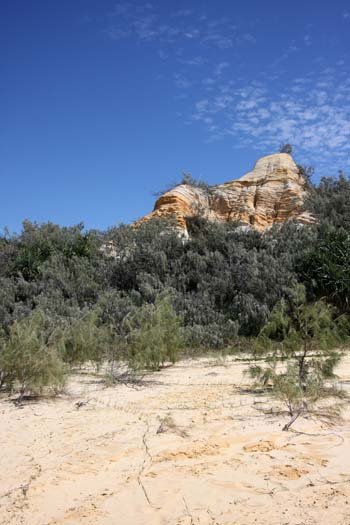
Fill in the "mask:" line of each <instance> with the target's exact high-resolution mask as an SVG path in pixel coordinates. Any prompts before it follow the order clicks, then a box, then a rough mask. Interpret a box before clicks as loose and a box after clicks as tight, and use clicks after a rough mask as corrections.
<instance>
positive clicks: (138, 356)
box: [125, 295, 183, 370]
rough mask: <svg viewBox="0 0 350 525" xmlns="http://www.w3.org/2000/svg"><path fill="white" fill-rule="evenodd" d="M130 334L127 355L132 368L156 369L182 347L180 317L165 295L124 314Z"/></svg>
mask: <svg viewBox="0 0 350 525" xmlns="http://www.w3.org/2000/svg"><path fill="white" fill-rule="evenodd" d="M125 322H126V323H127V324H128V326H129V330H130V336H129V344H128V353H127V359H128V362H129V365H130V366H131V368H132V369H134V370H142V369H145V368H146V369H147V368H148V369H151V370H159V369H160V368H161V366H164V364H165V362H166V361H170V362H171V363H175V361H176V359H177V356H178V352H179V350H180V348H181V347H182V344H183V343H182V333H181V319H180V317H179V316H178V315H176V312H175V311H174V308H173V306H172V304H171V298H170V296H169V295H165V296H163V297H160V298H158V299H157V300H156V302H155V304H153V305H144V306H142V307H141V308H140V309H138V310H137V311H136V313H135V314H134V315H133V316H131V317H130V318H127V319H126V320H125Z"/></svg>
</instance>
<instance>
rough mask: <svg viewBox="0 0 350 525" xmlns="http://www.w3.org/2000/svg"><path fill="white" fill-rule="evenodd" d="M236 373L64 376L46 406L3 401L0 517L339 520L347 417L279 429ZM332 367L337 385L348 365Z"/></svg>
mask: <svg viewBox="0 0 350 525" xmlns="http://www.w3.org/2000/svg"><path fill="white" fill-rule="evenodd" d="M244 368H245V365H244V364H243V363H240V362H234V361H232V360H230V359H227V360H226V362H225V363H222V362H217V361H215V360H210V359H199V360H196V361H186V362H181V363H179V364H178V365H176V366H174V367H172V368H169V369H166V370H163V371H162V372H160V373H156V374H153V375H150V376H147V377H145V378H144V382H143V383H142V384H141V385H139V386H134V387H132V386H130V385H124V384H120V385H117V386H115V387H113V388H112V387H111V388H105V387H104V386H103V384H102V383H101V382H100V381H99V379H98V378H96V377H94V376H89V375H77V376H75V377H74V378H73V379H72V381H71V382H70V384H69V385H68V389H67V394H66V395H64V396H62V397H60V398H59V399H56V400H50V399H48V400H40V401H39V402H36V403H28V404H26V405H25V406H24V407H23V408H17V407H15V406H14V404H13V403H12V402H10V401H9V400H8V399H7V398H2V399H1V400H0V414H1V428H0V437H1V445H2V450H1V452H2V453H1V458H0V523H1V524H4V525H7V524H24V525H63V524H66V525H73V524H74V525H75V524H86V525H89V524H91V525H112V524H113V525H129V524H130V525H131V524H132V525H138V524H139V525H148V524H152V525H153V524H155V525H157V524H164V525H165V524H169V525H233V524H235V525H236V524H239V525H250V524H262V525H264V524H266V525H267V524H269V525H273V524H276V525H277V524H278V525H287V524H289V525H311V524H317V525H323V524H327V525H350V411H349V410H348V409H345V411H344V414H343V421H342V422H338V423H337V424H336V425H334V426H333V427H331V428H329V427H328V426H327V425H326V423H325V422H322V421H313V420H311V419H308V420H306V419H300V420H298V422H297V424H296V425H295V429H296V430H298V431H300V432H303V433H294V432H293V433H291V432H289V433H286V432H282V431H281V429H282V427H283V424H284V423H285V422H286V417H283V415H282V416H281V415H277V414H276V413H275V412H274V410H272V411H270V412H271V413H268V414H266V413H265V412H266V409H268V408H271V407H272V408H276V407H273V405H272V403H271V401H270V400H269V399H267V398H264V397H263V396H258V395H253V394H252V393H251V392H249V390H248V389H246V388H245V387H246V386H247V385H246V383H247V378H246V377H245V376H244V375H243V373H242V372H243V370H244ZM338 373H339V376H340V378H341V380H342V381H343V384H344V387H345V388H348V389H349V384H350V382H349V379H350V358H349V357H347V358H346V359H344V361H343V364H342V366H341V368H340V370H339V371H338ZM79 401H82V402H83V404H82V406H81V407H80V408H79V409H77V407H76V403H77V402H79ZM85 401H87V403H85ZM263 409H264V410H263Z"/></svg>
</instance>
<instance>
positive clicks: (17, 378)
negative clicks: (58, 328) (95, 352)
mask: <svg viewBox="0 0 350 525" xmlns="http://www.w3.org/2000/svg"><path fill="white" fill-rule="evenodd" d="M1 346H2V348H1V352H0V371H1V373H0V376H2V381H3V383H5V386H6V387H7V388H8V389H13V390H18V391H19V394H20V397H19V399H20V400H22V399H23V396H24V395H28V394H29V395H36V394H40V393H41V392H42V391H43V389H44V388H49V389H52V390H53V391H54V392H57V391H58V390H60V389H61V388H62V387H63V385H64V382H65V373H66V369H65V366H64V363H63V361H62V359H61V356H60V353H59V350H58V344H57V339H56V338H55V334H54V333H53V332H52V331H51V330H50V329H49V327H48V320H47V319H46V318H45V316H44V314H43V312H42V311H40V310H37V311H35V312H34V313H32V314H31V315H30V316H28V317H26V318H24V319H23V320H21V321H17V322H15V323H14V324H13V325H12V326H11V329H10V334H9V337H8V339H5V340H4V339H3V340H2V344H1Z"/></svg>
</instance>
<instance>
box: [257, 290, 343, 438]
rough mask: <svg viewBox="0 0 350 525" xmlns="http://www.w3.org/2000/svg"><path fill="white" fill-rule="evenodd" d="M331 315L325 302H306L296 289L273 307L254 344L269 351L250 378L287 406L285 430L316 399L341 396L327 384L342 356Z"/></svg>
mask: <svg viewBox="0 0 350 525" xmlns="http://www.w3.org/2000/svg"><path fill="white" fill-rule="evenodd" d="M332 314H333V311H332V308H331V307H329V306H328V305H326V304H325V303H324V302H323V301H317V302H315V303H310V304H307V302H306V295H305V289H304V287H303V286H302V285H298V286H297V287H296V288H295V290H294V292H293V294H292V295H291V296H290V297H289V298H288V299H287V300H281V301H280V302H279V303H278V304H277V305H276V307H275V308H274V309H273V311H272V314H271V316H270V319H269V321H268V322H267V324H266V325H265V327H264V328H263V329H262V331H261V333H260V336H259V338H258V340H257V343H256V348H257V350H258V351H260V352H261V351H263V352H266V351H267V352H268V355H267V357H266V363H267V364H266V366H259V365H253V366H252V367H250V374H251V376H252V377H253V378H255V379H256V380H257V382H258V384H260V385H264V386H266V387H268V388H269V389H270V391H271V392H272V393H273V394H274V395H276V396H277V397H278V398H279V399H280V400H282V401H283V402H284V403H285V404H286V406H287V408H288V412H289V415H290V417H291V419H290V421H289V422H288V423H287V424H286V425H285V426H284V428H283V430H288V429H289V428H290V427H291V425H292V424H293V423H294V421H295V420H296V419H297V418H298V417H299V416H300V415H302V414H304V413H306V412H307V411H309V410H311V408H312V406H313V405H314V403H316V402H317V401H318V400H319V399H321V398H323V397H327V396H333V395H335V394H338V393H339V392H338V391H337V390H336V389H335V388H334V385H329V384H328V383H327V382H328V381H331V380H332V379H334V378H335V376H334V367H335V366H336V364H338V362H339V360H340V358H341V353H340V352H339V350H337V346H338V345H339V336H338V334H337V330H336V328H337V327H336V324H335V322H334V321H333V316H332Z"/></svg>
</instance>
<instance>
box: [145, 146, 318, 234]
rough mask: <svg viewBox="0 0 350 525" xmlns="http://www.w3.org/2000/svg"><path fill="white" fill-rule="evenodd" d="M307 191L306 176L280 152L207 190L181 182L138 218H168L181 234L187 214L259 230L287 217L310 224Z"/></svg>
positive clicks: (260, 160)
mask: <svg viewBox="0 0 350 525" xmlns="http://www.w3.org/2000/svg"><path fill="white" fill-rule="evenodd" d="M305 194H306V188H305V179H304V178H303V177H302V176H301V175H300V173H299V170H298V167H297V165H296V164H295V162H294V160H293V159H292V157H291V156H290V155H288V154H287V153H278V154H275V155H268V156H266V157H262V158H261V159H259V160H258V161H257V163H256V165H255V167H254V169H253V170H252V171H250V172H249V173H246V174H245V175H243V177H241V178H240V179H236V180H232V181H230V182H225V183H224V184H219V185H217V186H211V187H208V189H205V188H202V187H197V186H191V185H189V184H180V185H178V186H176V187H175V188H173V189H171V190H170V191H167V192H166V193H164V194H163V195H162V196H161V197H160V198H159V199H158V200H157V201H156V203H155V206H154V210H153V212H152V213H150V214H149V215H146V216H145V217H144V218H143V219H141V221H140V222H143V221H145V220H148V219H150V218H153V217H165V218H169V217H171V218H174V219H176V222H177V224H178V227H179V229H180V230H181V231H182V232H183V233H184V234H186V233H187V228H186V218H187V217H191V216H194V215H198V214H200V215H201V216H203V217H206V218H208V219H209V220H219V221H239V222H240V223H242V224H246V225H250V226H251V227H254V228H256V229H257V230H260V231H262V230H265V229H266V228H269V227H270V226H272V225H273V224H279V223H282V222H285V221H287V220H288V219H295V220H297V221H298V222H300V223H305V224H309V223H312V222H314V218H313V217H312V216H311V215H310V214H309V213H308V212H306V211H304V210H303V204H304V198H305Z"/></svg>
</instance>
